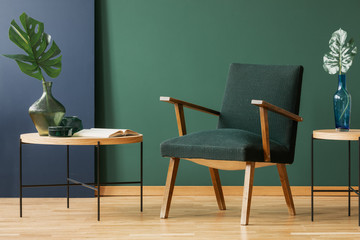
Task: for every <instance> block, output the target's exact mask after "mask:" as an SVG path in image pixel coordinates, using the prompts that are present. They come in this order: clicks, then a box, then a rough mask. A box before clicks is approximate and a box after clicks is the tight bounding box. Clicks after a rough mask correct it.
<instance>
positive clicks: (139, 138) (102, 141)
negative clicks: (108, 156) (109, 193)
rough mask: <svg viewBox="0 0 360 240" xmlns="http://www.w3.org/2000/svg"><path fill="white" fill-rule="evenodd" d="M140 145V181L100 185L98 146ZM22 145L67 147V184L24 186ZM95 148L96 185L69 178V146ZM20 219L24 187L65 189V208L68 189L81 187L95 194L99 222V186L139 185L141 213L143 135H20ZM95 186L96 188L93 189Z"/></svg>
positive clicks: (141, 208)
mask: <svg viewBox="0 0 360 240" xmlns="http://www.w3.org/2000/svg"><path fill="white" fill-rule="evenodd" d="M132 143H140V179H139V180H138V181H133V182H104V183H100V146H102V145H120V144H132ZM23 144H42V145H58V146H60V145H63V146H67V147H66V149H67V178H66V181H67V183H60V184H43V185H24V184H23V182H22V158H23V154H22V145H23ZM76 145H82V146H85V145H87V146H95V150H96V151H95V152H96V154H95V155H96V156H95V161H96V178H97V179H96V183H82V182H79V181H77V180H74V179H71V178H70V171H69V146H76ZM19 151H20V167H19V168H20V217H22V198H23V196H22V195H23V194H22V192H23V188H26V187H58V186H66V187H67V208H69V187H70V186H73V185H82V186H84V187H87V188H90V189H92V190H94V191H96V192H97V200H98V201H97V205H98V214H97V216H98V221H100V186H101V184H140V210H141V212H142V211H143V135H142V134H138V135H133V136H123V137H115V138H93V137H48V136H39V134H38V133H25V134H21V135H20V149H19ZM95 186H96V187H95Z"/></svg>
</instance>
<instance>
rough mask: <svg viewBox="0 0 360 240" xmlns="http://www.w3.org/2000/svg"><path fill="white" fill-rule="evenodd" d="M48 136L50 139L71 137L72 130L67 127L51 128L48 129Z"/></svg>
mask: <svg viewBox="0 0 360 240" xmlns="http://www.w3.org/2000/svg"><path fill="white" fill-rule="evenodd" d="M49 136H51V137H71V136H72V128H71V127H67V126H51V127H49Z"/></svg>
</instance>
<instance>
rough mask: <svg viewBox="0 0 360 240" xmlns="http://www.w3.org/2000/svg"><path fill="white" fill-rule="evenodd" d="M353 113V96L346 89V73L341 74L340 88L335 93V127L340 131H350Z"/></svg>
mask: <svg viewBox="0 0 360 240" xmlns="http://www.w3.org/2000/svg"><path fill="white" fill-rule="evenodd" d="M350 114H351V96H350V93H349V92H348V91H347V89H346V76H345V74H341V75H339V86H338V90H337V91H336V93H335V95H334V115H335V127H336V130H339V131H349V129H350Z"/></svg>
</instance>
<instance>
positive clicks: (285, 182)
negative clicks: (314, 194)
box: [276, 164, 296, 216]
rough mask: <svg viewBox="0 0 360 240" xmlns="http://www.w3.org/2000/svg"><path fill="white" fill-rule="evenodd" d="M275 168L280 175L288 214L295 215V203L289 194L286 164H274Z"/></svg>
mask: <svg viewBox="0 0 360 240" xmlns="http://www.w3.org/2000/svg"><path fill="white" fill-rule="evenodd" d="M276 165H277V169H278V172H279V176H280V181H281V186H282V189H283V192H284V196H285V201H286V204H287V206H288V210H289V214H290V215H291V216H295V214H296V213H295V205H294V200H293V197H292V194H291V189H290V184H289V179H288V175H287V171H286V165H285V164H276Z"/></svg>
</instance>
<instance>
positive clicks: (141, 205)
mask: <svg viewBox="0 0 360 240" xmlns="http://www.w3.org/2000/svg"><path fill="white" fill-rule="evenodd" d="M140 211H141V212H142V211H143V142H141V143H140Z"/></svg>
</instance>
